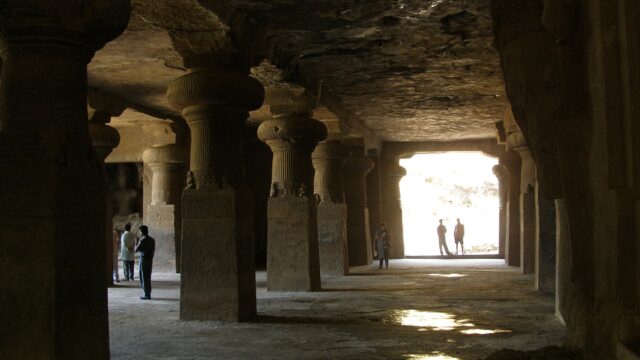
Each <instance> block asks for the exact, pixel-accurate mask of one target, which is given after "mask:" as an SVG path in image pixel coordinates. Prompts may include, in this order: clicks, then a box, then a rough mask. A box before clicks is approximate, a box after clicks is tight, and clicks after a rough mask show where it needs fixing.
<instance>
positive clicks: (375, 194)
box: [366, 151, 381, 252]
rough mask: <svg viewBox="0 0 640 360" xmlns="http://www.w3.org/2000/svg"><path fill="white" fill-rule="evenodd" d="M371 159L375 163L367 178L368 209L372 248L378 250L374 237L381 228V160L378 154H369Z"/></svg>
mask: <svg viewBox="0 0 640 360" xmlns="http://www.w3.org/2000/svg"><path fill="white" fill-rule="evenodd" d="M367 155H368V156H369V158H370V159H371V160H372V161H373V169H371V171H369V173H368V174H367V177H366V182H367V184H366V187H367V209H368V210H369V233H370V234H371V247H372V249H374V252H375V248H376V244H375V239H374V235H375V233H376V230H377V229H378V226H380V219H381V211H380V159H379V158H378V155H377V152H375V151H374V152H373V153H371V152H370V153H368V154H367Z"/></svg>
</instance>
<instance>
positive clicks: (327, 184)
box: [311, 140, 349, 276]
mask: <svg viewBox="0 0 640 360" xmlns="http://www.w3.org/2000/svg"><path fill="white" fill-rule="evenodd" d="M348 156H349V150H348V149H347V147H346V146H345V145H343V144H342V143H340V142H339V141H335V140H334V141H323V142H321V143H319V144H318V146H316V149H315V150H314V151H313V154H312V155H311V157H312V160H313V168H314V170H315V177H314V180H313V186H314V194H315V196H316V197H317V198H316V200H317V201H319V202H320V203H319V204H318V249H319V257H320V274H321V275H323V276H324V275H329V276H330V275H346V274H347V273H348V272H349V256H348V251H347V205H346V204H345V203H344V185H343V182H342V165H343V163H344V160H345V159H346V158H347V157H348Z"/></svg>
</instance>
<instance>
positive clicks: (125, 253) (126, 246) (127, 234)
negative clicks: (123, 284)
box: [120, 223, 136, 281]
mask: <svg viewBox="0 0 640 360" xmlns="http://www.w3.org/2000/svg"><path fill="white" fill-rule="evenodd" d="M135 244H136V235H135V234H134V233H132V232H131V224H130V223H127V224H126V225H125V226H124V232H123V233H122V236H120V260H122V267H123V268H124V279H125V280H126V281H129V280H133V263H134V262H135V260H136V258H135V252H134V251H133V248H134V246H135Z"/></svg>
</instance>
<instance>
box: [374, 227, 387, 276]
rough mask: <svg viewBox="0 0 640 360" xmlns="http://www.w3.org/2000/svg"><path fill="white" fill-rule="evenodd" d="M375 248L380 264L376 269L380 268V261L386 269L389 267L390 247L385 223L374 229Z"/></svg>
mask: <svg viewBox="0 0 640 360" xmlns="http://www.w3.org/2000/svg"><path fill="white" fill-rule="evenodd" d="M375 239H376V248H377V249H378V259H380V265H379V266H378V269H382V262H383V261H384V266H385V268H386V269H388V268H389V248H391V237H390V236H389V231H388V230H387V225H386V224H385V223H381V224H380V228H378V230H377V231H376V235H375Z"/></svg>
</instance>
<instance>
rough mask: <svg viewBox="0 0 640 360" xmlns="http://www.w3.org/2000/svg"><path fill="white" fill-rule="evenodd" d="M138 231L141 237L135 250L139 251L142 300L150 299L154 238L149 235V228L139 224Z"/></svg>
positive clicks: (154, 249)
mask: <svg viewBox="0 0 640 360" xmlns="http://www.w3.org/2000/svg"><path fill="white" fill-rule="evenodd" d="M138 229H140V233H141V234H142V237H141V238H140V240H138V243H137V244H136V246H135V249H134V250H135V252H139V253H140V270H139V271H138V273H139V274H140V286H141V287H142V290H143V291H144V296H140V299H142V300H149V299H151V268H152V265H153V254H154V253H155V251H156V240H155V239H154V238H152V237H151V236H149V228H148V227H147V226H146V225H141V226H140V227H139V228H138Z"/></svg>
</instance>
